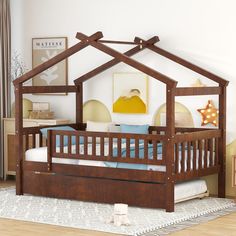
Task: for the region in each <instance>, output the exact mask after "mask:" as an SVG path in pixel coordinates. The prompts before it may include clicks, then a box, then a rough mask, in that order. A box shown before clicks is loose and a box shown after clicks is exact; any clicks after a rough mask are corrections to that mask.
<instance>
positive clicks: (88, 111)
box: [83, 100, 111, 122]
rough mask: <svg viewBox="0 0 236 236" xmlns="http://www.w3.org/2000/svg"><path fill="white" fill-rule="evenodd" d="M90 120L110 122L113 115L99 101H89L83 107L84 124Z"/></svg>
mask: <svg viewBox="0 0 236 236" xmlns="http://www.w3.org/2000/svg"><path fill="white" fill-rule="evenodd" d="M88 120H90V121H100V122H110V121H111V114H110V112H109V110H108V109H107V107H106V106H105V105H104V104H103V103H102V102H100V101H98V100H88V101H87V102H85V103H84V105H83V122H86V121H88Z"/></svg>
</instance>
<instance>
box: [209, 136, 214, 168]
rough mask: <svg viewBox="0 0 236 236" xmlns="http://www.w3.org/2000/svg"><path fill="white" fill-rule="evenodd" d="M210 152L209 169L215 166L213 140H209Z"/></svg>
mask: <svg viewBox="0 0 236 236" xmlns="http://www.w3.org/2000/svg"><path fill="white" fill-rule="evenodd" d="M209 151H210V155H209V167H211V166H212V165H213V138H211V139H210V140H209Z"/></svg>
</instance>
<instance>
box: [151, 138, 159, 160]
mask: <svg viewBox="0 0 236 236" xmlns="http://www.w3.org/2000/svg"><path fill="white" fill-rule="evenodd" d="M152 145H153V159H154V160H157V159H158V154H157V141H156V140H153V141H152Z"/></svg>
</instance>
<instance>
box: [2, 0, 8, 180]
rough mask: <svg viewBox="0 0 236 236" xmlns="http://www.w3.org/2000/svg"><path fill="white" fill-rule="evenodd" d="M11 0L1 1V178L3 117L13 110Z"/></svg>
mask: <svg viewBox="0 0 236 236" xmlns="http://www.w3.org/2000/svg"><path fill="white" fill-rule="evenodd" d="M10 19H11V18H10V0H0V177H1V178H2V177H3V171H4V168H3V166H4V162H3V117H9V116H10V110H11V66H10V65H11V20H10Z"/></svg>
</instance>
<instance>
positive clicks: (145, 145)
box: [143, 139, 148, 161]
mask: <svg viewBox="0 0 236 236" xmlns="http://www.w3.org/2000/svg"><path fill="white" fill-rule="evenodd" d="M143 148H144V159H146V160H147V161H148V141H147V139H144V147H143Z"/></svg>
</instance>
